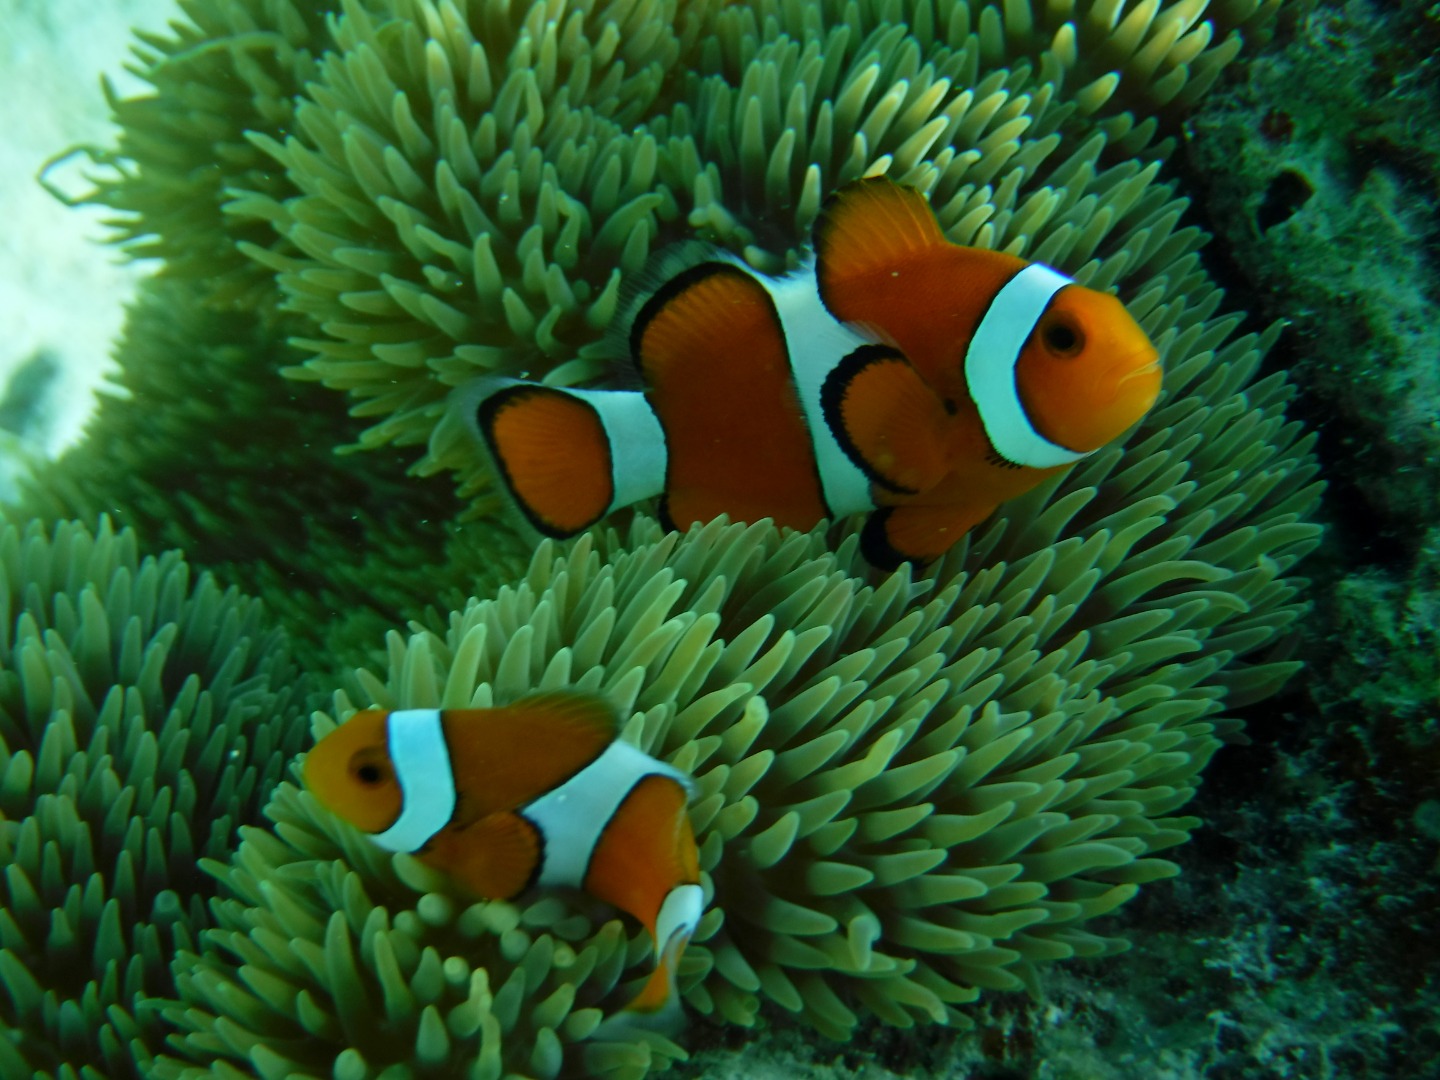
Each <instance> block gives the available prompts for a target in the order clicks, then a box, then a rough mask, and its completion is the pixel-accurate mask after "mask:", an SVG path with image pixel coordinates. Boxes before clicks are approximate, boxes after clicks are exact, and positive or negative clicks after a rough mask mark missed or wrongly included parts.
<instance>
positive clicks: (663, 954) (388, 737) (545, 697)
mask: <svg viewBox="0 0 1440 1080" xmlns="http://www.w3.org/2000/svg"><path fill="white" fill-rule="evenodd" d="M618 735H619V718H618V717H617V716H616V713H615V710H614V709H613V708H611V707H610V706H609V705H608V704H606V703H605V701H604V700H603V699H601V698H599V697H596V696H594V695H590V694H583V693H578V692H554V693H546V694H537V695H533V696H531V697H527V698H523V699H521V700H519V701H516V702H514V703H513V704H511V705H507V706H505V707H503V708H494V709H404V710H396V711H393V712H387V711H381V710H376V709H369V710H365V711H363V712H359V713H356V714H355V715H354V716H353V717H351V718H350V719H349V720H348V721H346V722H345V723H344V724H341V725H340V726H339V727H338V728H336V729H335V730H334V731H332V732H331V733H330V734H328V735H326V736H325V737H324V738H323V739H321V740H320V741H319V742H318V743H317V744H316V745H315V748H314V749H313V750H311V751H310V753H309V754H308V755H307V756H306V758H305V765H304V778H305V786H306V787H307V788H309V789H310V791H311V793H312V794H314V796H315V797H316V798H317V799H318V800H319V801H320V802H321V803H322V804H324V805H325V806H326V807H328V808H329V809H330V810H331V811H333V812H334V813H335V814H337V815H339V816H340V817H341V818H343V819H345V820H346V821H348V822H350V823H351V824H352V825H354V826H356V827H357V828H359V829H361V830H363V831H365V832H367V833H370V834H372V839H374V841H375V842H376V843H377V844H379V845H380V846H381V847H383V848H386V849H387V850H389V851H396V852H400V851H403V852H408V853H411V854H413V855H414V856H415V857H416V858H418V859H419V860H420V861H421V862H423V863H425V864H427V865H429V866H433V867H434V868H435V869H437V870H439V871H441V872H442V873H445V874H446V875H448V876H449V877H450V878H451V879H453V880H454V881H455V882H456V883H458V884H459V885H460V886H461V887H463V888H465V889H467V890H469V891H470V892H473V893H474V894H475V895H477V896H480V897H485V898H487V899H496V900H502V899H503V900H508V899H512V898H514V897H516V896H518V895H520V894H521V893H523V892H525V891H526V890H528V889H530V888H532V887H536V886H570V887H574V888H580V889H583V890H584V891H585V892H587V893H589V894H590V895H592V896H594V897H596V898H597V899H600V900H603V901H605V902H606V903H609V904H612V905H614V906H615V907H617V908H619V909H620V910H621V911H624V912H628V913H629V914H631V915H633V916H634V917H635V918H637V919H638V920H640V922H641V923H643V924H644V926H645V928H646V929H647V930H649V931H650V934H651V936H652V938H653V939H654V942H655V955H656V965H655V970H654V972H653V973H652V974H651V976H650V978H649V979H648V981H647V982H646V983H645V986H644V988H643V989H642V990H641V991H640V993H639V995H638V996H637V997H636V998H635V999H634V1000H633V1001H631V1002H630V1003H629V1004H628V1005H627V1006H626V1007H625V1011H626V1013H627V1014H629V1015H632V1016H633V1015H635V1014H640V1015H642V1016H643V1015H652V1016H653V1015H659V1016H660V1017H662V1018H671V1017H674V1016H678V1014H679V1012H680V1006H679V1000H678V994H677V992H676V986H675V974H676V966H677V964H678V963H679V960H680V954H681V953H682V952H683V951H684V949H685V946H686V945H687V944H688V943H689V941H690V936H691V935H692V934H693V933H694V932H695V926H696V924H697V923H698V922H699V920H700V915H701V912H702V909H703V906H704V896H703V893H702V890H701V887H700V884H699V881H700V871H699V861H698V856H697V852H696V849H695V835H694V832H693V831H692V829H691V826H690V819H689V817H688V815H687V814H686V804H687V802H688V801H689V797H690V793H691V788H690V781H689V779H688V778H687V777H686V776H685V774H684V773H682V772H680V771H679V770H678V769H676V768H674V767H673V766H671V765H668V764H666V763H665V762H663V761H660V760H658V759H656V758H653V757H651V756H650V755H648V754H646V753H643V752H642V751H641V750H639V749H638V748H636V747H634V746H631V745H630V744H629V743H626V742H624V741H622V740H621V739H620V738H619V737H618Z"/></svg>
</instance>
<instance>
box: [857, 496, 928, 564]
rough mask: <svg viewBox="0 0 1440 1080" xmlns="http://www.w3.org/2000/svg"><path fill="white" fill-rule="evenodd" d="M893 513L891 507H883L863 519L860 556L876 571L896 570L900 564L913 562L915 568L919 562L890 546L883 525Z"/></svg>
mask: <svg viewBox="0 0 1440 1080" xmlns="http://www.w3.org/2000/svg"><path fill="white" fill-rule="evenodd" d="M894 512H895V508H894V507H893V506H884V507H881V508H880V509H879V510H875V511H873V512H872V513H871V514H870V516H869V517H867V518H866V519H865V526H864V528H862V529H861V530H860V554H862V555H864V556H865V561H866V562H868V563H869V564H870V565H871V566H873V567H875V568H876V569H878V570H898V569H899V568H900V564H901V563H907V562H913V563H915V564H916V565H917V566H918V565H920V564H921V560H920V559H917V558H914V557H913V556H910V555H906V554H905V553H904V552H901V551H897V550H895V548H894V547H892V546H891V544H890V537H888V536H887V535H886V534H885V525H886V523H887V522H889V520H890V515H891V514H893V513H894Z"/></svg>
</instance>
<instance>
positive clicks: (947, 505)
mask: <svg viewBox="0 0 1440 1080" xmlns="http://www.w3.org/2000/svg"><path fill="white" fill-rule="evenodd" d="M812 246H813V255H812V256H811V257H810V258H809V259H808V260H807V262H806V263H805V264H804V265H803V266H802V267H801V268H800V269H799V270H798V271H796V272H795V273H792V274H788V275H786V276H784V277H778V278H775V277H768V276H766V275H764V274H760V273H757V272H755V271H753V270H750V269H748V268H747V267H745V266H743V265H741V264H740V263H739V262H738V261H737V260H735V259H734V258H733V257H730V256H728V255H725V254H712V255H711V256H710V258H709V259H708V260H706V261H704V262H701V263H699V264H698V265H693V266H690V267H689V268H688V269H685V270H684V271H683V272H681V273H679V274H677V275H675V276H674V277H672V278H670V280H668V281H666V282H665V284H663V285H662V286H661V287H660V288H659V289H658V290H656V291H655V292H654V293H653V295H651V296H650V297H649V298H648V299H647V300H646V301H645V302H644V303H643V304H642V305H640V307H639V309H638V311H637V313H636V315H635V318H634V320H633V322H632V323H631V324H630V326H629V332H628V342H627V347H628V350H629V353H630V356H631V359H632V360H633V361H634V363H635V365H636V367H637V368H638V370H639V374H640V377H641V379H642V380H643V383H644V389H643V391H638V392H637V391H626V390H569V389H562V388H558V387H549V386H542V385H539V384H536V383H531V382H522V381H518V380H510V379H501V378H496V377H485V378H482V379H480V380H477V381H476V382H474V383H472V384H471V385H470V386H468V387H465V388H462V390H461V391H460V392H459V393H458V394H457V395H456V402H457V407H458V408H459V410H460V412H461V417H462V419H464V420H465V421H466V422H468V423H469V424H471V425H472V426H473V429H474V430H475V432H476V433H477V434H478V436H479V438H480V441H481V444H482V446H483V448H484V449H485V451H486V452H487V453H488V455H489V457H490V458H491V459H492V461H493V463H494V465H495V467H496V471H497V472H498V473H499V475H500V477H501V479H502V480H503V482H504V486H505V487H506V488H507V489H508V491H509V493H510V495H511V496H512V497H513V499H514V501H515V502H516V504H517V505H518V506H519V508H520V510H521V512H522V513H523V515H524V516H525V517H526V518H527V519H528V520H529V522H530V524H531V525H533V526H534V527H535V528H536V529H537V530H539V532H541V533H542V534H545V535H548V536H554V537H566V536H571V535H574V534H575V533H578V532H580V531H581V530H582V529H585V528H587V527H589V526H590V525H593V524H594V523H595V522H597V521H599V520H600V519H601V518H603V517H604V516H605V515H606V514H608V513H610V512H611V511H612V510H615V509H618V508H619V507H622V506H626V505H628V504H630V503H633V502H636V501H638V500H640V499H645V498H650V497H653V496H659V497H660V503H659V510H660V515H661V520H662V521H663V522H664V523H665V524H666V525H667V526H668V527H671V528H673V527H675V526H677V525H680V526H683V525H686V524H688V523H690V522H692V521H708V520H709V519H711V518H713V517H715V516H716V515H718V514H721V513H727V514H729V515H730V516H731V517H733V518H737V519H739V520H742V521H754V520H756V519H758V518H762V517H770V518H773V519H774V520H775V521H776V523H777V524H780V525H789V526H793V527H795V528H800V529H808V528H810V527H812V526H814V525H815V524H816V523H818V522H819V521H820V520H822V519H823V518H827V517H830V518H836V517H842V516H845V515H848V514H852V513H857V512H860V511H870V516H869V519H868V521H867V523H866V526H865V529H864V531H863V533H862V536H861V544H862V549H863V550H864V552H865V554H866V556H867V557H868V558H869V560H870V561H871V562H872V563H874V564H875V565H877V566H880V567H887V568H888V567H894V566H897V565H899V564H900V563H901V562H904V561H906V560H911V561H915V562H922V563H923V562H925V561H927V560H929V559H933V558H935V557H937V556H939V555H941V554H943V553H944V552H945V551H946V550H948V549H949V547H950V546H951V545H952V544H953V543H954V542H955V541H956V540H958V539H959V538H960V537H961V536H963V535H964V534H965V533H966V532H967V531H969V530H970V529H971V528H972V527H973V526H975V525H976V524H978V523H979V522H980V521H982V520H984V519H985V518H986V517H988V516H989V515H990V513H991V512H992V511H993V510H994V509H995V508H996V506H998V505H999V504H1000V503H1001V502H1003V501H1005V500H1006V499H1010V498H1013V497H1014V496H1016V495H1019V494H1021V493H1022V492H1024V491H1027V490H1028V489H1030V488H1032V487H1034V486H1035V485H1036V484H1038V483H1039V482H1040V481H1041V480H1043V479H1044V478H1045V477H1047V476H1049V475H1051V474H1053V473H1055V472H1057V471H1059V470H1061V469H1064V468H1066V467H1068V466H1070V465H1073V464H1074V463H1075V462H1077V461H1079V460H1080V459H1082V458H1084V457H1085V456H1086V455H1088V454H1090V453H1093V452H1094V451H1095V450H1097V449H1099V448H1100V447H1101V446H1103V445H1104V444H1105V443H1107V442H1109V441H1110V440H1111V439H1114V438H1115V437H1116V436H1118V435H1120V434H1121V433H1122V432H1124V431H1125V430H1126V429H1127V428H1129V427H1130V426H1131V425H1132V424H1134V423H1135V422H1136V421H1137V420H1139V419H1140V417H1142V416H1143V415H1144V414H1145V413H1146V412H1147V411H1148V410H1149V409H1150V407H1151V406H1152V405H1153V404H1154V403H1155V400H1156V398H1157V397H1158V395H1159V392H1160V379H1161V372H1160V365H1159V359H1158V354H1157V352H1156V350H1155V347H1154V345H1153V344H1151V342H1150V339H1149V338H1148V337H1146V335H1145V332H1144V331H1143V330H1142V329H1141V328H1140V327H1139V325H1138V324H1137V323H1136V322H1135V320H1134V319H1133V318H1132V317H1131V316H1130V314H1129V313H1128V312H1127V311H1126V310H1125V307H1124V305H1123V304H1121V302H1120V301H1119V300H1118V299H1116V298H1115V297H1114V296H1111V295H1109V294H1107V293H1102V292H1097V291H1095V290H1093V289H1087V288H1085V287H1084V286H1083V285H1079V284H1077V283H1075V282H1074V281H1072V280H1071V279H1070V278H1067V277H1065V276H1064V275H1063V274H1060V273H1057V272H1056V271H1054V270H1052V269H1050V268H1049V267H1048V266H1043V265H1041V264H1039V263H1030V262H1026V261H1025V260H1023V259H1020V258H1017V257H1016V256H1013V255H1006V254H1003V253H1001V252H998V251H988V250H985V249H981V248H967V247H960V246H958V245H956V244H952V243H950V242H949V241H948V240H946V239H945V236H944V234H943V233H942V232H941V231H940V226H939V223H938V222H937V221H936V219H935V215H934V213H933V212H932V211H931V209H930V204H929V202H928V201H927V200H926V199H925V197H924V196H923V195H921V194H920V193H919V192H917V191H914V190H912V189H910V188H905V187H901V186H900V185H898V184H896V183H894V182H892V181H890V180H887V179H884V178H873V179H867V180H859V181H856V182H854V183H851V184H847V185H846V186H844V187H843V188H841V189H840V190H839V191H837V192H836V193H835V194H833V195H832V196H831V197H830V198H829V199H828V200H827V201H826V203H825V206H824V207H823V209H822V211H821V213H820V215H819V217H818V218H817V220H816V223H815V228H814V235H813V245H812Z"/></svg>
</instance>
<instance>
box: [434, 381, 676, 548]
mask: <svg viewBox="0 0 1440 1080" xmlns="http://www.w3.org/2000/svg"><path fill="white" fill-rule="evenodd" d="M457 407H458V408H459V409H460V410H461V412H462V414H463V415H462V418H463V419H464V420H465V422H466V423H467V425H468V426H470V428H471V430H472V431H474V433H475V434H476V435H477V436H478V437H479V440H480V443H481V445H482V447H483V448H484V450H485V452H486V455H487V457H488V458H489V459H490V461H491V463H492V464H493V465H494V467H495V472H496V473H497V474H498V476H499V478H500V480H501V482H502V483H503V485H504V487H505V489H506V492H507V493H508V494H509V495H510V497H511V498H512V499H513V501H514V502H515V504H516V506H517V507H518V508H519V510H520V512H521V514H522V515H523V516H524V517H525V519H526V520H527V521H528V522H529V523H530V524H531V525H532V526H533V527H534V528H535V529H536V530H538V531H539V532H540V533H542V534H543V535H545V536H553V537H556V538H560V539H563V538H565V537H568V536H574V535H575V534H576V533H578V532H581V531H582V530H584V529H587V528H589V527H590V526H591V525H594V524H595V523H596V522H597V521H599V520H600V519H601V518H602V517H604V516H605V515H606V514H608V513H609V512H610V511H611V510H613V509H615V508H616V507H619V506H624V505H627V504H629V503H631V502H634V501H636V500H637V499H641V498H645V497H647V496H650V495H656V494H659V492H660V491H661V490H662V489H663V487H664V480H665V454H664V436H663V434H662V433H661V431H660V427H659V424H658V422H657V421H655V419H654V414H653V413H652V412H651V411H650V407H649V405H648V404H647V403H646V401H645V398H644V395H643V394H639V393H634V392H630V391H623V390H564V389H560V388H558V387H552V386H542V385H540V384H539V383H529V382H520V381H516V380H512V379H499V378H485V379H479V380H476V382H475V383H473V384H471V385H470V386H467V387H464V388H462V389H461V391H460V392H459V393H458V394H457ZM647 420H648V424H647V422H646V421H647ZM657 442H658V444H659V445H658V449H657V448H656V446H655V444H656V443H657ZM657 464H658V468H657Z"/></svg>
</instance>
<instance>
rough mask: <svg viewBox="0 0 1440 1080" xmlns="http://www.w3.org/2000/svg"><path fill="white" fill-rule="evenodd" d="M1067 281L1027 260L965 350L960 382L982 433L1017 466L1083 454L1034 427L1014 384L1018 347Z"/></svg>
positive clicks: (1051, 462) (1062, 462) (1038, 465)
mask: <svg viewBox="0 0 1440 1080" xmlns="http://www.w3.org/2000/svg"><path fill="white" fill-rule="evenodd" d="M1070 284H1073V282H1072V280H1071V279H1070V278H1068V277H1066V276H1065V275H1064V274H1060V273H1057V272H1056V271H1054V270H1051V269H1050V267H1048V266H1042V265H1040V264H1039V263H1031V264H1030V265H1029V266H1027V267H1025V269H1023V270H1021V271H1020V272H1019V273H1018V274H1016V275H1015V276H1014V277H1013V278H1011V279H1010V280H1009V281H1008V282H1006V283H1005V287H1004V288H1002V289H1001V290H1000V291H999V292H998V293H996V294H995V299H994V300H993V301H992V302H991V304H990V309H989V310H988V311H987V312H985V317H984V318H983V319H982V320H980V326H979V327H978V328H977V329H976V331H975V337H974V338H973V339H971V341H970V348H969V349H968V350H966V353H965V383H966V385H967V386H968V387H969V389H970V397H971V398H972V399H973V400H974V402H975V407H976V408H977V409H978V410H979V412H980V422H981V423H982V424H983V425H984V426H985V434H986V435H987V436H988V437H989V439H990V443H991V445H993V446H994V447H995V449H996V451H997V452H998V453H999V454H1000V456H1001V457H1003V458H1005V459H1006V460H1007V461H1013V462H1014V463H1015V464H1016V465H1028V466H1030V467H1031V468H1035V469H1045V468H1049V467H1050V466H1053V465H1071V464H1073V463H1075V462H1077V461H1079V460H1080V459H1081V458H1084V457H1087V456H1088V455H1087V454H1078V453H1076V452H1075V451H1073V450H1067V449H1066V448H1065V447H1063V446H1057V445H1056V444H1055V443H1052V442H1051V441H1050V440H1049V439H1047V438H1045V437H1044V436H1043V435H1041V434H1040V433H1039V432H1038V431H1036V430H1035V426H1034V425H1033V424H1032V423H1031V422H1030V418H1029V417H1028V416H1027V415H1026V414H1025V406H1024V405H1023V404H1022V403H1021V401H1020V391H1019V389H1018V387H1017V386H1016V384H1015V365H1016V363H1018V362H1019V360H1020V350H1021V349H1023V348H1024V347H1025V342H1026V340H1027V339H1028V338H1029V337H1030V334H1031V333H1032V332H1033V331H1034V329H1035V324H1036V323H1038V322H1039V321H1040V316H1041V315H1043V314H1044V313H1045V307H1046V305H1047V304H1049V303H1050V299H1051V297H1053V296H1054V295H1055V294H1056V293H1057V292H1059V291H1060V290H1061V289H1063V288H1064V287H1065V286H1066V285H1070Z"/></svg>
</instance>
